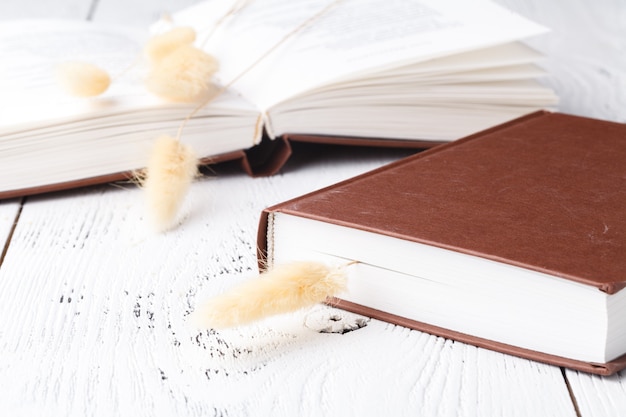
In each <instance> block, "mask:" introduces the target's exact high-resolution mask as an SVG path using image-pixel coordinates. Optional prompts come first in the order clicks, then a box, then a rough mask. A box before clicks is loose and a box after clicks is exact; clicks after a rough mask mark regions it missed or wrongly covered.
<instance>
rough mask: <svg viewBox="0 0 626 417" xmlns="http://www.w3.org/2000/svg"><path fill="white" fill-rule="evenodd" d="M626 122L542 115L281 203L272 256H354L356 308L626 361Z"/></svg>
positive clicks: (473, 337)
mask: <svg viewBox="0 0 626 417" xmlns="http://www.w3.org/2000/svg"><path fill="white" fill-rule="evenodd" d="M624 178H626V125H623V124H618V123H612V122H605V121H600V120H593V119H586V118H581V117H576V116H567V115H562V114H557V113H554V114H553V113H544V112H538V113H536V114H532V115H528V116H525V117H523V118H520V119H518V120H516V121H512V122H509V123H507V124H504V125H501V126H499V127H496V128H492V129H489V130H486V131H484V132H482V133H478V134H476V135H473V136H470V137H467V138H465V139H461V140H458V141H455V142H453V143H450V144H446V145H441V146H438V147H435V148H432V149H430V150H427V151H424V152H421V153H418V154H415V155H413V156H410V157H408V158H405V159H403V160H400V161H398V162H396V163H392V164H390V165H387V166H384V167H382V168H379V169H377V170H374V171H371V172H369V173H366V174H363V175H360V176H357V177H355V178H352V179H349V180H346V181H343V182H341V183H338V184H335V185H331V186H330V187H327V188H325V189H322V190H318V191H314V192H312V193H310V194H307V195H304V196H301V197H298V198H296V199H293V200H290V201H287V202H284V203H281V204H278V205H276V206H274V207H270V208H268V209H267V210H265V211H264V212H263V215H262V216H261V222H260V227H259V235H258V238H259V240H258V246H259V248H260V249H259V250H260V252H259V254H260V259H261V265H262V266H266V265H269V266H274V265H284V264H287V263H289V262H292V261H314V262H324V263H328V264H330V265H348V264H350V263H351V262H354V261H356V263H355V264H352V265H351V266H347V271H348V286H347V291H345V293H342V294H339V295H338V297H339V298H340V300H335V301H333V302H331V304H333V305H337V306H339V307H341V308H345V309H347V310H351V311H355V312H358V313H360V314H365V315H368V316H370V317H374V318H378V319H381V320H385V321H388V322H391V323H396V324H400V325H403V326H408V327H411V328H415V329H419V330H422V331H426V332H429V333H432V334H436V335H440V336H444V337H447V338H451V339H454V340H458V341H462V342H467V343H471V344H475V345H477V346H482V347H486V348H489V349H494V350H498V351H501V352H506V353H510V354H514V355H519V356H522V357H525V358H530V359H534V360H539V361H543V362H547V363H551V364H555V365H560V366H566V367H571V368H574V369H580V370H583V371H586V372H592V373H598V374H611V373H614V372H617V371H618V370H620V369H624V368H626V314H624V311H625V310H626V256H624V254H625V253H626V243H625V242H626V223H625V222H624V219H625V218H626V193H624V185H625V184H624Z"/></svg>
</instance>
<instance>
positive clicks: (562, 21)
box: [496, 0, 626, 123]
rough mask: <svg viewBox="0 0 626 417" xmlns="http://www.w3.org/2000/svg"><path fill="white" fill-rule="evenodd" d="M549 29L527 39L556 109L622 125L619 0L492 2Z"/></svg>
mask: <svg viewBox="0 0 626 417" xmlns="http://www.w3.org/2000/svg"><path fill="white" fill-rule="evenodd" d="M496 1H497V2H498V3H500V4H502V5H503V6H506V7H508V8H509V9H511V10H513V11H516V12H518V13H519V14H521V15H523V16H526V17H528V18H530V19H532V20H534V21H536V22H538V23H541V24H543V25H545V26H547V27H548V28H550V29H551V32H550V33H548V34H546V35H541V36H538V37H536V38H533V39H530V40H528V44H529V45H531V46H532V47H534V48H536V49H537V50H538V51H540V52H542V53H543V54H544V55H545V60H544V61H543V62H542V66H543V67H544V68H545V69H546V70H548V75H547V76H546V77H545V79H544V80H543V82H545V83H546V84H547V85H549V86H551V87H552V88H554V90H555V91H556V92H557V94H558V96H559V98H560V104H559V106H558V110H559V111H561V112H564V113H571V114H576V115H580V116H587V117H596V118H599V119H606V120H612V121H616V122H622V123H623V122H626V112H624V108H626V94H625V93H624V91H625V88H626V59H624V52H623V51H624V49H626V25H625V24H624V22H625V21H626V9H625V8H624V3H623V1H621V0H597V1H594V3H593V6H592V5H591V4H590V3H589V2H587V1H585V0H576V1H568V2H567V4H564V3H561V2H557V1H542V0H496Z"/></svg>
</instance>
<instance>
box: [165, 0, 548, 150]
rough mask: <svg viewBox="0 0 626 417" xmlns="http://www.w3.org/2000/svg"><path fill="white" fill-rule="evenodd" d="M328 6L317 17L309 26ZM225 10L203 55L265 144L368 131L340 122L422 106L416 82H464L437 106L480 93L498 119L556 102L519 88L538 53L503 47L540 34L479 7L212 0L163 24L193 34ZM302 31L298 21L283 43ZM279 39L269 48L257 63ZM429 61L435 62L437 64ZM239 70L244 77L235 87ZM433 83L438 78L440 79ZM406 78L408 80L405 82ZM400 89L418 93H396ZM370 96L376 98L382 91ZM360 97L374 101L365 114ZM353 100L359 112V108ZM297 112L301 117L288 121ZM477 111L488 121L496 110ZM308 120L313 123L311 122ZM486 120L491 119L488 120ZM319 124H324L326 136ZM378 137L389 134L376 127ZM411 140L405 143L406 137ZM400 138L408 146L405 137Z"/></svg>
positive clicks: (393, 0) (395, 1)
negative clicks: (252, 113)
mask: <svg viewBox="0 0 626 417" xmlns="http://www.w3.org/2000/svg"><path fill="white" fill-rule="evenodd" d="M335 3H336V4H335ZM329 5H331V7H330V8H328V10H326V11H325V12H324V13H323V14H322V15H321V16H319V17H318V18H316V19H314V20H312V21H309V19H310V18H311V16H315V15H316V14H317V13H318V12H320V11H321V10H324V9H325V8H326V7H327V6H329ZM234 6H241V7H239V9H238V10H237V11H236V12H235V13H232V14H231V15H230V16H229V17H228V18H227V19H225V20H224V21H223V22H221V24H220V25H219V27H218V28H217V30H215V31H214V32H213V33H212V35H211V37H210V39H208V41H207V42H206V45H205V49H206V50H208V51H211V53H214V54H215V55H216V56H218V57H219V59H220V72H219V73H218V76H219V78H220V80H221V82H222V83H225V84H228V83H230V82H231V81H232V80H235V79H237V81H236V82H235V83H234V84H233V85H232V88H233V89H234V90H236V91H237V92H239V93H240V94H241V95H242V96H244V97H246V98H247V99H248V100H249V101H250V102H252V103H254V104H255V105H256V106H258V108H259V109H260V110H261V111H263V112H266V113H267V114H268V115H269V123H270V124H269V130H270V133H273V134H275V135H279V134H282V133H287V132H290V133H296V132H300V133H313V134H315V133H317V134H340V135H341V134H348V135H352V136H359V134H364V136H367V133H368V132H365V131H364V132H355V131H354V130H353V127H348V128H346V130H345V131H342V125H344V126H345V125H350V124H351V123H350V120H349V119H350V118H351V117H352V118H354V119H364V117H363V114H368V110H371V111H372V112H377V111H378V110H379V109H380V108H384V107H389V106H398V104H400V105H401V104H402V102H403V100H404V101H406V100H407V99H408V100H410V102H409V103H408V105H410V106H412V107H415V106H416V105H417V106H420V105H421V106H423V107H429V106H430V105H431V104H432V102H431V101H430V97H426V98H424V99H420V97H419V94H418V95H416V94H415V92H419V91H425V90H424V88H421V87H422V85H420V84H426V85H428V84H431V85H432V84H441V83H442V82H446V83H448V84H450V83H454V84H458V83H459V82H466V81H467V80H469V81H470V88H469V90H468V89H467V88H466V89H465V90H466V91H463V90H462V91H461V92H460V94H459V93H457V92H456V91H457V90H458V89H452V91H450V92H448V93H447V94H445V91H444V96H445V98H446V100H445V103H447V104H449V103H453V104H454V103H457V102H458V100H457V99H459V98H460V100H461V101H464V98H465V97H467V96H476V94H478V95H481V94H482V92H483V91H485V93H484V94H485V95H486V96H487V99H486V104H490V97H494V96H498V98H499V99H498V100H493V99H492V100H491V102H495V103H496V104H497V105H500V104H503V103H504V104H507V105H511V106H517V108H514V109H512V111H511V112H509V114H507V117H508V118H512V117H516V116H519V115H520V114H524V113H528V112H531V111H533V110H536V109H537V108H542V107H547V106H550V105H552V104H554V101H555V97H554V95H553V94H552V93H551V92H549V91H547V90H546V89H545V88H543V87H541V86H538V85H537V84H534V83H532V82H531V83H528V82H527V81H528V80H529V79H530V78H534V77H536V76H537V75H538V74H539V73H540V72H537V71H536V70H534V69H529V68H528V64H529V63H532V62H534V61H536V60H537V58H538V55H537V54H536V53H535V52H534V51H530V50H529V49H528V48H523V47H522V46H517V45H516V46H511V43H513V42H515V41H518V40H520V39H523V38H527V37H530V36H534V35H538V34H542V33H544V32H546V31H547V29H546V28H544V27H542V26H540V25H538V24H535V23H533V22H530V21H528V20H526V19H524V18H522V17H520V16H517V15H515V14H513V13H511V12H509V11H507V10H506V9H504V8H502V7H500V6H497V5H495V4H493V3H491V2H489V1H484V0H481V1H478V2H476V1H474V2H471V3H468V2H464V1H459V0H445V1H442V0H438V1H434V0H433V1H431V0H412V1H411V0H384V1H383V0H343V1H339V2H335V1H333V0H329V1H319V0H303V1H298V2H289V1H285V0H250V1H243V2H241V1H239V2H237V1H233V0H212V1H208V2H204V3H200V4H198V5H196V6H193V7H191V8H189V9H186V10H183V11H181V12H179V13H177V14H175V15H174V16H173V22H174V24H175V25H191V26H193V27H196V28H197V29H198V30H200V31H202V29H203V28H206V30H207V31H208V30H212V29H211V25H207V17H208V16H213V17H215V16H218V17H219V16H223V15H224V14H225V13H226V11H228V10H229V9H231V8H233V7H234ZM235 8H236V7H235ZM302 22H308V23H307V24H306V26H305V27H304V28H302V29H300V30H298V31H297V33H295V34H293V31H294V29H295V28H298V27H299V25H300V24H301V23H302ZM291 35H293V36H291ZM287 37H289V39H287V40H286V41H285V42H284V43H282V44H280V46H279V47H278V48H276V49H275V50H272V52H271V53H270V54H269V55H267V56H264V57H263V59H262V60H261V61H260V62H256V61H257V60H258V58H259V57H261V56H263V55H264V54H265V53H266V52H267V51H268V50H271V49H272V48H273V47H274V45H277V44H279V43H280V42H281V40H283V39H285V38H287ZM200 39H202V35H201V36H200ZM503 45H508V46H510V47H513V48H517V49H515V53H516V55H515V59H517V62H513V61H512V58H511V57H510V56H509V55H510V53H507V52H506V51H505V49H504V47H503ZM492 47H500V49H498V48H492ZM483 49H485V51H486V52H484V51H482V52H481V53H482V55H483V58H482V60H481V59H478V60H475V61H476V62H475V64H474V65H473V66H472V65H468V62H469V63H470V64H471V59H472V55H471V53H472V51H479V50H483ZM462 53H465V57H464V58H463V59H457V60H454V59H452V60H450V59H448V58H449V57H451V56H454V55H456V54H462ZM485 59H486V60H487V62H491V63H490V66H491V67H500V68H503V73H504V75H503V76H502V77H504V78H500V79H499V78H498V77H499V76H498V75H494V74H493V71H492V72H491V73H490V72H489V71H490V67H489V66H487V67H485ZM438 60H442V61H441V62H440V63H439V64H437V61H438ZM520 65H522V67H520ZM250 66H252V67H253V68H252V69H251V70H250V71H247V72H246V74H245V75H244V76H242V77H241V78H238V77H239V76H240V74H241V73H242V71H243V70H244V69H247V68H249V67H250ZM421 66H423V69H420V68H421ZM480 71H482V73H480ZM455 74H456V76H457V77H456V78H455V77H454V75H455ZM465 74H467V77H468V78H466V77H465ZM506 74H508V78H507V75H506ZM442 75H448V76H449V78H447V79H445V78H444V79H442V78H441V76H442ZM407 76H414V77H416V78H415V79H414V80H410V79H409V80H408V82H407V78H406V77H407ZM436 76H438V77H439V78H436ZM519 80H523V82H522V83H519V82H518V81H519ZM372 81H373V82H372ZM363 82H365V83H366V84H368V88H372V87H373V88H374V90H376V88H378V89H379V90H378V91H367V90H362V89H360V88H359V84H360V83H361V84H362V83H363ZM477 82H480V83H482V85H478V84H477ZM408 85H413V86H419V87H420V88H419V89H416V88H411V87H409V88H407V86H408ZM380 89H382V90H384V91H385V92H386V94H381V91H380ZM427 90H428V89H426V91H427ZM329 91H331V94H328V92H329ZM518 93H519V94H518ZM437 94H439V95H440V96H441V93H437ZM517 95H519V99H520V101H519V102H516V97H517ZM367 97H376V99H377V100H379V101H378V102H376V101H374V102H372V103H371V105H369V104H368V101H367V100H368V98H367ZM381 98H382V100H383V101H382V102H381V101H380V99H381ZM337 100H339V101H337ZM466 101H467V100H466ZM435 102H436V101H435ZM528 102H530V104H531V105H530V106H529V105H528ZM364 103H365V104H366V105H367V106H366V108H359V106H362V105H363V104H364ZM474 103H478V104H483V103H484V101H481V100H478V101H477V102H476V101H475V102H474ZM470 104H472V103H470ZM349 107H354V111H352V112H350V111H349V112H347V113H341V114H340V117H342V118H343V121H339V120H337V121H336V123H333V119H332V117H331V118H330V119H328V116H332V114H337V112H336V111H335V110H336V108H341V109H342V110H344V111H345V110H346V109H348V108H349ZM465 107H468V111H469V112H470V113H471V112H472V111H475V110H476V109H478V110H479V111H483V110H481V109H480V105H477V106H473V107H472V106H465ZM299 110H302V111H303V112H302V113H298V111H299ZM399 110H400V111H399V113H398V115H397V117H396V118H397V119H400V120H399V121H400V124H402V119H406V117H410V114H403V112H404V110H406V107H402V106H400V109H399ZM488 110H494V111H495V112H496V113H497V107H496V106H494V108H493V109H488ZM363 111H364V113H363ZM305 112H306V113H305ZM316 113H319V114H320V116H319V117H316ZM358 113H361V114H358ZM281 116H284V117H281ZM323 118H325V119H324V120H322V119H323ZM289 119H291V120H289ZM487 119H489V120H491V119H490V117H489V116H488V115H487ZM294 121H295V123H296V124H293V122H294ZM320 122H322V123H320ZM298 123H304V124H303V125H300V124H298ZM490 123H491V122H490ZM324 125H326V126H328V127H327V129H326V131H324V127H325V126H324ZM383 128H384V130H383V131H386V132H388V131H387V130H386V129H387V127H386V126H385V127H383ZM320 129H321V130H320ZM307 130H308V132H306V131H307ZM355 133H356V134H355ZM412 135H413V138H414V136H415V132H412ZM389 136H394V135H393V134H391V135H389ZM400 136H407V138H408V139H410V138H411V137H410V135H409V134H407V133H404V135H400ZM395 137H399V136H398V135H396V136H395ZM438 139H441V138H438ZM447 139H451V138H449V137H447Z"/></svg>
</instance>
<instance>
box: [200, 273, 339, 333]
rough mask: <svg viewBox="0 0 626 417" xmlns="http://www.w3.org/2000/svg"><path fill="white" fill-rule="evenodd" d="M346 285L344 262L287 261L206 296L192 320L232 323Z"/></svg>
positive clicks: (305, 302)
mask: <svg viewBox="0 0 626 417" xmlns="http://www.w3.org/2000/svg"><path fill="white" fill-rule="evenodd" d="M345 287H346V275H345V268H344V267H343V266H342V267H329V266H327V265H324V264H320V263H316V262H294V263H288V264H284V265H280V266H275V267H274V268H272V269H269V270H267V271H265V272H263V273H262V274H261V275H260V276H259V277H258V278H257V279H252V280H250V281H247V282H245V283H243V284H241V285H239V286H238V287H235V288H234V289H233V290H231V291H230V292H228V293H225V294H223V295H221V296H218V297H216V298H214V299H212V300H209V301H208V302H207V303H205V304H203V305H201V306H200V307H199V308H198V309H197V310H196V311H195V312H194V313H193V317H192V321H193V323H194V324H195V325H196V326H197V327H201V328H216V329H219V328H227V327H233V326H237V325H241V324H246V323H250V322H253V321H256V320H259V319H262V318H264V317H268V316H271V315H276V314H282V313H287V312H291V311H296V310H299V309H301V308H304V307H309V306H312V305H314V304H317V303H321V302H323V301H325V300H326V299H327V297H331V296H333V295H335V294H337V293H339V292H341V291H343V290H344V289H345Z"/></svg>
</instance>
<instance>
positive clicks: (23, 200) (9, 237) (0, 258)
mask: <svg viewBox="0 0 626 417" xmlns="http://www.w3.org/2000/svg"><path fill="white" fill-rule="evenodd" d="M25 203H26V197H22V198H21V200H20V206H19V208H18V209H17V213H16V214H15V218H14V219H13V224H12V225H11V230H9V234H8V235H7V239H6V241H5V242H4V247H3V248H2V253H1V254H0V267H2V264H3V263H4V258H5V256H6V255H7V252H8V251H9V246H10V245H11V240H12V238H13V233H14V232H15V228H16V227H17V223H18V222H19V220H20V216H21V215H22V209H23V208H24V204H25Z"/></svg>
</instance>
